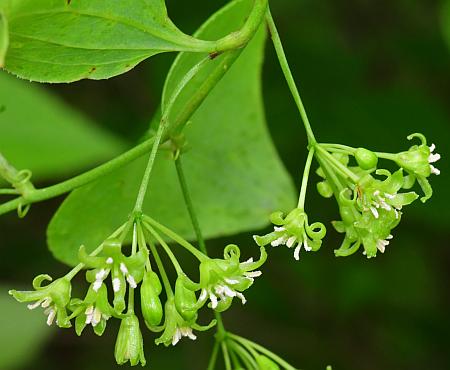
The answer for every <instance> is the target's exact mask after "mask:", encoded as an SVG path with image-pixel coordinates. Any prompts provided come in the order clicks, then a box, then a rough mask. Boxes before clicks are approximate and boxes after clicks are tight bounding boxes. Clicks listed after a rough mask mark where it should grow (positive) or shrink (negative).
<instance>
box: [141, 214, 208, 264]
mask: <svg viewBox="0 0 450 370" xmlns="http://www.w3.org/2000/svg"><path fill="white" fill-rule="evenodd" d="M143 219H144V222H148V223H149V224H150V225H151V226H154V227H156V228H157V229H158V230H160V231H161V232H162V233H164V234H166V235H167V236H168V237H169V238H170V239H172V240H173V241H175V242H176V243H177V244H179V245H181V246H182V247H184V248H185V249H186V250H188V251H189V252H190V253H192V254H193V255H194V256H195V257H196V258H197V259H198V260H199V261H200V262H203V261H206V260H207V259H208V257H207V256H206V255H205V254H203V253H202V252H200V251H199V250H198V249H197V248H195V247H194V246H193V245H192V244H191V243H189V242H188V241H187V240H184V239H183V238H182V237H181V236H180V235H178V234H177V233H175V232H174V231H172V230H170V229H169V228H167V227H165V226H164V225H161V224H160V223H159V222H157V221H155V220H154V219H153V218H151V217H150V216H147V215H144V216H143Z"/></svg>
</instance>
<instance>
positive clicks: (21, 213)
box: [17, 202, 31, 218]
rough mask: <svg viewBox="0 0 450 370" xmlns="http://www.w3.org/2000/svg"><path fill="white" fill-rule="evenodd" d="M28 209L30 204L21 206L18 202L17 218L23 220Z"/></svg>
mask: <svg viewBox="0 0 450 370" xmlns="http://www.w3.org/2000/svg"><path fill="white" fill-rule="evenodd" d="M30 208H31V204H26V205H23V203H22V202H20V203H19V205H18V206H17V215H18V216H19V218H24V217H25V216H26V215H27V214H28V211H29V210H30Z"/></svg>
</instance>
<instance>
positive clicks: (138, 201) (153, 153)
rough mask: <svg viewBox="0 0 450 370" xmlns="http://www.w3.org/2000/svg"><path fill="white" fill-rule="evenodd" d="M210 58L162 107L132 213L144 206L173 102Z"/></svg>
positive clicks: (181, 83) (183, 79)
mask: <svg viewBox="0 0 450 370" xmlns="http://www.w3.org/2000/svg"><path fill="white" fill-rule="evenodd" d="M210 60H211V58H210V57H209V56H207V57H206V58H204V59H202V60H200V62H198V63H197V64H196V65H194V66H193V67H192V68H191V69H190V70H189V71H188V72H187V73H186V75H185V76H184V77H183V78H182V80H181V81H180V83H179V84H178V85H177V86H176V88H175V90H174V92H173V93H172V95H171V97H170V100H169V102H168V104H167V106H163V114H162V118H161V122H160V124H159V127H158V131H157V133H156V135H155V143H154V145H153V148H152V151H151V153H150V157H149V159H148V163H147V167H146V168H145V172H144V176H143V178H142V182H141V186H140V188H139V193H138V196H137V199H136V204H135V206H134V213H135V214H138V213H141V212H142V206H143V204H144V199H145V195H146V194H147V188H148V183H149V181H150V175H151V172H152V170H153V165H154V164H155V159H156V153H157V152H158V149H159V145H160V143H161V140H162V137H163V133H164V130H165V129H166V128H167V126H168V125H169V115H170V112H171V111H172V108H173V106H174V104H175V101H176V100H177V98H178V97H179V96H180V94H181V92H182V91H183V89H184V88H185V87H186V85H187V84H188V83H189V82H190V81H191V80H192V79H193V78H194V77H195V76H196V75H197V73H198V72H199V71H200V70H201V69H202V67H203V66H204V65H205V64H206V63H207V62H208V61H210Z"/></svg>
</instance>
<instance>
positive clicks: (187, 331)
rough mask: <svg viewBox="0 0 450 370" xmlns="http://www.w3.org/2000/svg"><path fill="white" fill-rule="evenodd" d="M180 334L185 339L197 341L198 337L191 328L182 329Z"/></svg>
mask: <svg viewBox="0 0 450 370" xmlns="http://www.w3.org/2000/svg"><path fill="white" fill-rule="evenodd" d="M180 332H181V334H182V335H183V337H188V338H189V339H192V340H196V339H197V337H196V336H195V335H194V333H193V332H192V329H191V328H180Z"/></svg>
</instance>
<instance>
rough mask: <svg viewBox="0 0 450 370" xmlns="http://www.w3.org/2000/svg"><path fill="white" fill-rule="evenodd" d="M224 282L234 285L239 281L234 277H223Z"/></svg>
mask: <svg viewBox="0 0 450 370" xmlns="http://www.w3.org/2000/svg"><path fill="white" fill-rule="evenodd" d="M225 282H226V283H227V284H230V285H235V284H238V283H239V280H235V279H225Z"/></svg>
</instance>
